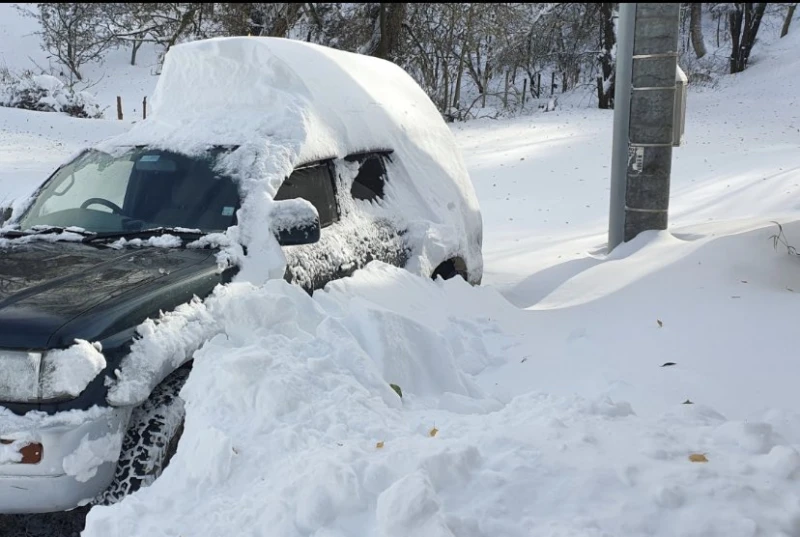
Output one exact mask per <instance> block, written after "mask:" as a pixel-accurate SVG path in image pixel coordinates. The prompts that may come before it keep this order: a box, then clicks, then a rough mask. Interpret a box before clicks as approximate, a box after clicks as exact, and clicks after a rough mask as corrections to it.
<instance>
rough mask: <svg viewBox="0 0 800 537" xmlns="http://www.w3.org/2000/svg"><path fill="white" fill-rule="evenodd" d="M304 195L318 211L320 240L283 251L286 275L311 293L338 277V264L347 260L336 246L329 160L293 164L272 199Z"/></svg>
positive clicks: (336, 219)
mask: <svg viewBox="0 0 800 537" xmlns="http://www.w3.org/2000/svg"><path fill="white" fill-rule="evenodd" d="M294 198H303V199H306V200H308V201H309V202H311V204H313V205H314V207H316V209H317V212H318V213H319V220H320V240H319V241H318V242H316V243H314V244H302V245H294V246H284V247H283V251H284V254H285V255H286V275H285V279H286V280H287V281H289V282H290V283H294V284H298V285H300V286H302V287H303V288H304V289H305V290H306V291H308V292H309V293H312V292H313V291H314V290H315V289H321V288H323V287H325V284H327V283H328V282H330V281H331V280H334V279H336V278H337V277H339V273H340V267H341V265H342V264H345V263H346V262H347V261H348V260H347V259H345V258H343V255H344V252H341V251H340V250H337V248H336V243H337V242H338V241H339V238H338V233H339V229H338V227H340V226H337V224H338V223H339V220H340V213H339V204H338V202H337V200H336V184H335V181H334V176H333V165H332V163H331V162H330V161H323V162H317V163H313V164H309V165H304V166H301V167H298V168H296V169H295V170H294V171H293V172H292V173H291V175H290V176H289V177H288V178H287V179H286V180H285V181H284V182H283V184H282V185H281V187H280V188H279V189H278V192H277V193H276V194H275V198H274V199H275V200H276V201H280V200H286V199H294Z"/></svg>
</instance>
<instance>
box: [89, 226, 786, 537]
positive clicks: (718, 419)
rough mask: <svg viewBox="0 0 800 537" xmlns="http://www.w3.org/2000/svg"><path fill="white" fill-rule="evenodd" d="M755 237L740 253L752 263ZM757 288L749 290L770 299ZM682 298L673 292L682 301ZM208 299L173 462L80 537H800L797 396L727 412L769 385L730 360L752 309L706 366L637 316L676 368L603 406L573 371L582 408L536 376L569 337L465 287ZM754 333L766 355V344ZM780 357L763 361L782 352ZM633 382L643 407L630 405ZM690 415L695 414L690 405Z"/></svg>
mask: <svg viewBox="0 0 800 537" xmlns="http://www.w3.org/2000/svg"><path fill="white" fill-rule="evenodd" d="M665 236H666V235H665ZM659 237H660V235H659V236H656V237H653V238H654V239H658V238H659ZM745 237H747V236H745ZM764 238H765V236H764V234H758V235H757V236H753V237H752V238H751V239H748V240H741V238H740V237H733V238H732V239H731V240H732V241H734V242H733V244H734V245H735V244H738V245H740V246H745V247H746V248H744V249H743V250H744V251H749V250H750V248H751V245H752V244H753V241H756V242H758V241H760V240H763V239H764ZM658 242H659V241H658V240H652V239H651V240H648V239H646V238H645V239H643V240H642V241H639V247H640V248H641V249H640V250H637V251H633V250H634V249H631V251H630V252H629V254H628V255H627V256H625V257H624V259H620V260H618V261H612V260H609V261H606V262H604V263H605V265H607V266H609V267H611V266H612V265H613V264H614V263H615V262H623V261H630V262H631V263H634V264H635V263H636V262H637V261H638V259H637V258H639V257H641V255H640V254H641V252H644V251H646V250H648V249H651V248H658ZM701 244H703V250H704V251H705V252H706V254H707V255H711V256H712V257H713V255H714V254H713V252H715V251H717V250H718V249H720V250H722V251H725V252H730V251H731V250H732V249H733V248H732V244H728V243H727V242H726V241H724V240H713V239H709V240H706V241H701ZM770 248H771V246H770ZM687 253H688V250H687ZM645 255H646V256H648V257H651V256H652V254H651V253H650V252H647V253H646V254H645ZM706 258H708V257H707V256H706ZM759 265H760V266H761V267H762V268H761V269H760V270H759V271H758V273H761V274H765V275H766V274H771V275H772V276H773V277H778V276H779V275H781V277H784V278H785V277H796V276H793V275H794V274H798V273H800V272H797V269H798V265H800V261H798V260H792V259H789V258H787V257H786V256H785V255H784V254H780V253H776V252H774V251H773V252H772V255H767V256H766V257H764V258H762V259H761V261H760V263H759ZM715 266H719V265H718V264H716V265H715ZM756 266H757V265H753V267H752V268H753V269H755V267H756ZM691 274H692V275H693V276H694V277H695V282H696V284H697V285H704V284H705V285H707V284H709V283H711V282H714V281H716V280H717V276H716V275H715V274H712V273H709V272H706V271H704V270H703V269H702V268H700V269H695V270H694V271H692V273H691ZM749 274H750V278H751V280H752V287H753V289H754V291H753V292H758V293H759V296H761V297H766V296H771V295H772V294H773V293H774V291H772V290H771V289H770V288H763V285H762V284H760V283H759V282H760V281H762V280H760V278H758V277H757V273H756V272H750V273H749ZM687 277H689V275H688V274H687ZM651 278H652V277H651ZM766 283H767V282H766V281H764V284H766ZM781 283H783V282H781ZM799 283H800V282H799ZM684 285H685V284H684V283H683V280H678V281H677V282H675V283H673V287H672V290H673V292H674V290H675V289H676V288H680V287H683V286H684ZM727 285H735V284H734V283H729V284H727ZM776 285H777V282H776ZM647 288H648V289H651V290H652V289H656V287H654V286H652V285H650V286H647ZM720 291H723V288H720V289H717V290H714V289H713V288H712V289H710V290H709V292H710V293H711V295H710V296H709V297H708V298H707V300H712V297H713V296H718V299H719V300H730V298H729V297H727V296H725V295H724V294H722V293H720ZM665 292H669V289H665ZM635 293H639V294H641V293H644V290H643V289H638V290H637V289H635V288H632V289H631V290H630V292H629V293H626V296H627V297H628V298H627V301H628V303H631V304H636V303H639V302H640V301H641V302H645V301H647V300H648V299H650V298H652V291H651V293H650V294H649V295H648V294H645V296H643V297H642V298H641V299H640V300H636V301H634V300H632V297H634V296H636V294H635ZM723 293H724V291H723ZM720 294H722V296H719V295H720ZM785 296H786V299H787V301H788V300H790V299H791V300H794V296H793V295H791V294H790V293H788V292H787V293H786V295H785ZM775 298H776V297H773V303H774V299H775ZM209 303H210V304H211V306H210V307H211V308H212V309H213V310H214V311H215V312H216V314H217V318H218V319H219V320H220V322H221V323H222V329H223V333H221V334H219V335H217V336H216V337H214V338H213V339H211V341H209V342H208V343H207V344H206V345H205V346H204V347H203V348H202V349H201V350H200V351H198V352H196V353H195V355H194V357H195V365H194V369H193V371H192V374H191V375H190V377H189V380H188V382H187V384H186V386H185V388H184V389H183V391H182V397H184V399H185V400H186V410H187V418H186V429H185V432H184V434H183V437H182V440H181V443H180V445H179V448H178V453H177V455H176V456H175V458H174V459H173V461H172V463H171V465H170V466H169V467H168V468H167V469H166V471H165V473H164V474H163V475H162V477H161V479H159V480H157V481H156V482H155V483H154V484H153V485H152V486H150V487H149V488H147V489H144V490H141V491H140V492H138V493H136V494H134V495H133V496H131V497H129V498H127V499H126V500H124V501H123V502H121V503H120V504H117V505H115V506H113V507H109V508H105V507H96V508H94V509H93V510H92V511H91V512H90V514H89V516H88V519H87V529H86V531H85V532H84V535H85V536H100V535H130V536H132V537H134V536H138V535H142V536H144V535H173V534H178V533H185V534H191V535H222V534H225V532H226V531H227V532H230V531H231V530H232V529H233V528H237V529H239V528H241V529H244V528H270V532H271V533H274V534H276V535H286V536H292V535H298V536H299V535H339V536H344V535H385V536H395V535H396V536H401V535H427V536H447V537H450V536H476V537H478V536H490V535H509V536H516V535H519V536H523V535H525V536H528V535H542V536H545V535H546V536H551V535H621V534H624V535H658V536H662V535H663V536H673V535H682V536H683V535H697V536H701V535H702V536H716V535H719V536H723V535H724V536H730V535H753V534H758V532H761V533H762V534H766V535H781V534H783V535H793V534H794V533H796V531H797V529H798V528H797V521H798V520H800V519H798V517H800V455H799V454H798V451H797V450H798V447H800V421H798V420H797V415H796V414H795V415H794V417H792V416H793V415H792V414H791V412H793V411H792V408H796V407H792V406H791V404H793V403H794V404H796V403H797V402H798V401H797V396H796V395H795V394H796V391H794V390H792V389H787V388H781V389H779V390H776V391H775V393H773V394H766V393H764V394H763V396H764V397H766V399H762V401H763V403H764V406H765V407H767V406H772V405H773V404H774V405H775V407H774V409H773V410H767V411H766V412H763V411H762V413H759V412H757V410H758V409H757V408H756V407H755V406H753V405H752V402H751V405H750V406H751V408H750V409H745V408H744V406H745V405H731V404H725V403H726V401H728V402H730V397H729V396H728V397H727V398H725V399H720V397H719V395H721V394H723V393H731V391H732V390H737V389H738V390H741V388H740V387H739V386H738V383H739V381H740V380H744V379H747V381H748V383H749V387H750V389H751V390H754V391H756V390H759V391H760V390H761V389H762V386H763V387H764V388H766V387H767V386H775V383H774V382H769V383H767V382H766V378H764V379H763V381H762V380H761V378H762V377H759V375H758V374H757V373H758V371H759V370H760V369H761V364H758V363H753V362H752V361H742V360H739V361H736V362H732V361H731V360H729V359H728V358H727V356H728V355H727V354H726V349H725V346H724V342H723V341H721V340H720V339H719V336H721V335H723V334H728V333H729V332H728V330H727V329H726V327H725V325H724V324H723V323H724V322H732V321H733V320H734V319H735V318H736V316H737V315H739V316H741V314H742V311H744V308H746V307H747V306H746V305H745V302H739V303H738V304H740V306H739V307H738V308H737V307H736V306H735V305H732V306H729V312H728V314H727V315H726V316H725V317H723V318H722V319H718V320H716V322H715V323H714V324H713V325H707V326H706V327H705V331H706V334H707V337H708V340H709V341H710V342H712V341H713V342H715V343H716V345H717V346H718V347H719V346H720V345H722V348H718V351H717V352H715V353H713V354H710V355H706V356H698V355H694V354H693V350H694V347H695V345H694V343H693V342H695V343H696V341H697V340H696V339H689V340H687V339H684V338H682V337H681V334H683V333H685V329H684V328H682V326H683V323H679V321H678V320H677V319H674V318H671V317H669V318H666V319H665V323H667V324H665V325H664V327H663V328H660V329H659V328H658V327H657V326H655V320H654V319H653V320H651V322H652V328H650V330H649V331H648V330H646V328H645V325H648V326H650V325H651V323H644V316H642V315H639V317H640V319H641V321H640V324H641V326H634V329H635V330H637V333H640V334H641V336H640V337H641V338H646V340H647V342H649V344H650V345H651V346H652V345H655V344H657V343H658V344H659V346H660V347H662V348H664V349H665V351H663V352H667V351H666V349H671V350H670V351H669V352H671V353H672V355H673V358H674V361H675V362H676V365H675V366H673V367H672V368H660V367H659V366H660V365H662V363H663V362H662V360H664V358H662V357H661V356H654V357H646V356H643V357H642V358H641V360H640V361H641V366H640V367H638V368H632V367H631V366H630V365H629V366H628V367H627V369H626V368H623V367H619V369H617V370H614V369H611V368H613V367H614V363H613V362H610V361H608V359H606V360H604V362H603V363H601V364H599V367H601V368H602V370H603V371H604V372H606V376H607V380H606V381H605V389H602V390H601V389H595V390H589V389H586V387H585V386H584V384H585V383H586V382H587V381H588V380H590V379H592V380H593V381H594V382H595V383H596V386H597V388H601V386H602V384H601V381H602V379H603V375H602V374H594V373H593V372H592V371H586V370H585V369H584V368H583V366H579V365H577V364H575V363H573V364H570V363H569V361H567V360H565V358H562V359H561V361H562V362H563V364H562V365H561V367H562V368H563V369H569V370H571V371H572V372H573V374H572V375H571V376H572V379H573V382H574V387H575V388H576V389H580V391H581V393H583V394H586V395H581V396H578V395H575V394H574V393H571V392H572V391H573V390H558V389H556V390H551V389H549V388H550V386H548V385H547V381H545V380H543V378H542V375H543V374H545V373H547V372H548V371H549V370H551V369H553V368H554V364H553V361H554V359H555V358H556V356H557V355H558V354H557V353H558V349H559V348H558V346H557V344H558V342H560V341H562V339H561V337H562V336H561V333H560V332H559V331H557V330H554V327H553V325H551V324H550V323H545V324H543V325H541V326H539V324H540V323H537V322H536V319H538V318H540V312H538V311H523V310H518V309H516V308H514V307H512V306H511V305H509V304H508V303H507V302H506V301H505V300H503V299H502V297H501V296H500V295H498V294H497V293H496V292H495V291H492V290H491V289H476V288H472V287H470V286H468V285H467V284H465V283H464V282H461V281H449V282H438V283H437V282H430V281H425V280H423V279H420V278H416V277H414V276H412V275H410V274H408V273H407V272H405V271H402V270H399V269H396V268H393V267H390V266H388V265H382V264H379V263H374V264H372V265H370V267H369V268H368V269H367V270H364V271H360V272H359V273H357V274H356V276H354V277H353V278H351V279H348V280H344V281H342V282H338V283H336V284H333V285H331V286H329V287H328V290H327V292H325V293H318V294H315V296H314V298H311V297H309V296H308V295H307V294H306V293H304V292H303V291H302V290H300V289H297V288H296V287H293V286H290V285H289V284H287V283H285V282H282V281H273V282H269V283H268V284H267V285H265V286H262V287H254V286H250V285H247V284H234V285H231V286H230V287H228V288H225V289H220V290H219V291H218V292H217V293H216V294H215V295H214V297H213V298H212V299H210V300H209ZM751 303H753V302H751ZM734 304H737V303H734ZM787 305H788V302H787ZM456 312H457V314H456ZM585 313H588V312H582V310H580V309H577V310H576V311H574V313H573V314H572V317H573V319H574V321H573V326H575V329H577V330H581V327H585V322H586V321H585V319H588V318H591V317H589V316H588V315H586V314H585ZM700 313H701V312H698V314H700ZM594 315H595V316H596V314H594ZM784 318H785V317H784ZM686 322H691V320H690V319H687V321H686ZM777 322H778V323H779V324H780V323H782V322H783V321H781V317H779V318H778V320H777ZM785 322H786V323H790V322H791V321H790V320H789V319H786V321H785ZM673 323H674V324H676V326H671V324H673ZM776 328H778V329H784V330H785V329H786V327H784V326H777V327H776ZM587 329H588V327H586V328H583V330H587ZM590 333H593V332H590ZM730 333H732V334H735V333H738V332H737V326H736V325H733V327H732V330H731V332H730ZM583 337H584V338H585V337H586V336H583ZM749 337H750V338H754V341H753V343H752V344H753V345H754V346H755V345H764V344H765V343H767V342H769V341H771V339H772V338H771V336H770V335H769V334H763V335H761V336H760V337H759V336H758V335H757V334H750V335H749ZM567 341H568V340H567ZM613 341H620V339H619V332H617V333H614V332H612V331H610V330H609V331H607V332H606V337H605V338H602V339H597V338H593V339H592V348H595V349H597V348H605V347H607V346H609V345H610V344H611V342H613ZM632 343H636V342H632ZM636 344H637V346H641V344H639V343H636ZM741 344H742V341H741V340H737V341H735V342H733V341H732V342H731V343H729V345H731V346H735V345H739V346H740V345H741ZM790 347H791V345H790V344H789V342H788V341H787V342H786V343H785V348H782V347H776V346H775V343H774V342H773V343H772V349H773V351H774V355H775V356H782V355H783V356H786V355H789V354H784V353H789V352H790V351H791V349H790ZM579 348H580V347H576V349H579ZM690 353H692V354H690ZM578 356H580V354H579V355H578ZM703 360H707V361H708V364H709V365H711V364H714V366H715V367H717V368H722V367H725V368H726V369H725V371H724V375H722V374H721V373H722V372H721V371H719V370H717V371H716V373H712V371H713V369H712V370H709V371H708V373H709V375H712V374H713V377H709V378H708V379H707V380H706V379H704V378H703V371H705V368H704V367H703V366H702V365H700V364H702V361H703ZM714 366H712V367H714ZM611 371H616V376H609V374H611ZM772 371H774V369H772ZM690 376H691V378H693V379H696V380H695V381H688V378H690ZM773 376H774V375H773ZM560 378H561V379H563V380H562V382H563V381H569V379H570V375H569V374H567V373H564V372H562V373H560ZM791 378H793V377H791ZM492 379H495V380H494V381H492ZM503 379H504V380H503ZM517 380H519V381H520V383H521V384H523V383H524V384H525V386H524V387H523V386H518V385H517V384H516V382H515V381H517ZM787 382H791V381H787ZM390 384H396V385H398V386H399V387H400V388H401V390H402V393H403V397H402V399H401V398H400V397H399V396H398V394H397V393H395V391H394V390H393V389H392V388H391V387H390ZM625 386H637V387H641V390H636V391H631V390H625V391H624V393H623V392H620V391H619V388H620V387H625ZM554 388H559V386H558V385H556V386H554ZM559 391H561V392H562V393H558V392H559ZM567 392H570V393H567ZM622 395H625V396H627V399H623V398H621V396H622ZM689 398H691V399H692V403H693V404H682V403H684V402H685V401H686V399H689ZM629 401H630V402H629ZM640 403H641V405H640ZM779 408H783V409H784V410H783V411H779V410H778V409H779ZM720 410H722V412H724V414H727V415H724V414H723V413H721V412H720ZM750 410H752V412H750ZM756 416H757V419H756ZM692 456H694V457H695V458H697V457H698V456H702V457H705V459H702V458H701V460H703V461H705V462H692V460H691V459H690V457H692ZM223 513H224V515H223ZM237 531H238V530H237Z"/></svg>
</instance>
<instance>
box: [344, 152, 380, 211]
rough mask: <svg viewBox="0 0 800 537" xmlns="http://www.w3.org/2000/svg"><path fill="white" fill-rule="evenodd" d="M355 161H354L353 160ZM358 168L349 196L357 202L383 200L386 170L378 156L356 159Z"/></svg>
mask: <svg viewBox="0 0 800 537" xmlns="http://www.w3.org/2000/svg"><path fill="white" fill-rule="evenodd" d="M353 160H355V159H353ZM358 162H359V163H360V165H361V166H360V167H359V169H358V175H356V178H355V179H354V180H353V187H352V188H351V189H350V194H351V195H352V196H353V198H355V199H357V200H369V201H374V200H379V199H382V198H383V187H384V184H385V183H386V168H385V167H384V165H383V160H382V159H381V157H380V155H366V156H362V157H360V158H358Z"/></svg>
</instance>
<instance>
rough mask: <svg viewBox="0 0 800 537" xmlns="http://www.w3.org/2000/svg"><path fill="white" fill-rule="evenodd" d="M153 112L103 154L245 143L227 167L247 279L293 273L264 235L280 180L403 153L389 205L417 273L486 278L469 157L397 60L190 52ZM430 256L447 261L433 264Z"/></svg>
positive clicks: (261, 41) (199, 46) (240, 40)
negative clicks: (444, 268) (455, 260)
mask: <svg viewBox="0 0 800 537" xmlns="http://www.w3.org/2000/svg"><path fill="white" fill-rule="evenodd" d="M152 108H153V111H152V115H149V116H148V118H147V120H145V121H142V122H139V123H137V124H136V125H134V126H133V128H132V129H131V130H130V131H129V132H127V133H125V134H122V135H120V136H118V137H115V138H113V139H110V140H107V141H105V142H104V143H103V144H101V145H100V147H101V148H102V149H104V150H107V151H115V150H117V148H119V147H128V146H131V145H140V144H145V145H149V146H152V147H157V148H162V149H168V150H173V151H178V152H181V153H186V154H192V153H196V152H199V151H202V150H204V149H207V148H208V147H209V146H211V145H213V144H217V145H225V146H238V149H236V150H235V151H233V152H232V153H231V154H230V155H229V156H228V157H226V158H225V162H224V163H223V164H222V166H223V168H225V170H226V171H227V172H228V173H230V174H231V175H232V176H233V177H234V178H236V179H237V180H238V181H239V184H240V189H241V190H242V192H243V195H244V199H243V202H242V207H241V209H240V210H239V214H238V222H239V225H238V226H237V227H236V228H233V229H231V230H229V234H230V236H231V238H232V239H233V240H234V242H238V243H241V244H243V245H245V246H247V248H248V255H247V256H246V258H244V259H241V260H240V261H241V265H242V266H241V269H242V270H241V272H240V273H239V274H238V275H237V279H238V280H239V281H250V282H253V283H263V282H264V281H266V280H267V279H271V278H280V277H282V276H283V274H284V272H285V267H286V265H285V258H284V256H283V254H282V251H281V249H280V247H279V246H278V244H277V241H276V240H275V238H274V236H273V235H271V234H270V233H265V228H264V221H265V220H267V219H268V218H269V215H270V213H271V211H272V201H271V198H272V196H273V195H274V194H275V192H276V191H277V189H278V188H279V186H280V185H281V183H282V182H283V180H284V178H286V177H288V175H289V174H290V173H291V171H292V170H293V169H294V168H295V167H297V166H299V165H302V164H307V163H310V162H314V161H318V160H321V159H327V158H333V157H339V158H342V157H345V156H347V155H350V154H354V153H359V152H363V151H369V150H373V151H374V150H392V151H393V154H394V155H395V160H396V164H394V165H393V166H392V169H391V173H390V175H391V177H392V187H391V189H390V192H389V193H388V194H387V196H386V200H385V202H386V203H387V204H391V205H393V206H394V207H395V208H396V212H397V214H402V215H403V216H404V218H406V219H407V225H408V227H409V229H411V230H412V231H411V234H412V235H413V236H414V237H416V238H417V239H418V240H419V243H421V244H422V246H421V247H420V248H418V250H417V251H415V252H412V260H411V263H410V266H409V268H410V269H411V270H412V271H415V272H419V273H420V274H425V275H428V274H430V273H431V272H432V271H433V269H435V267H436V266H437V265H438V264H439V263H441V262H442V261H445V260H447V259H449V258H450V257H456V256H459V257H461V258H463V259H464V260H465V261H466V262H467V264H468V266H469V268H470V272H471V273H472V274H474V277H475V279H476V280H478V279H479V278H480V275H481V273H482V267H483V260H482V256H481V250H480V246H481V245H480V240H481V239H480V236H481V227H482V221H481V216H480V211H479V208H478V202H477V199H476V197H475V191H474V188H473V186H472V183H471V182H470V179H469V175H468V173H467V170H466V167H465V166H464V162H463V159H462V156H461V152H460V150H459V148H458V146H457V144H456V142H455V138H454V137H453V134H452V132H451V131H450V129H448V128H447V125H446V124H445V123H444V121H443V119H442V117H441V115H440V114H439V113H438V111H437V110H436V108H435V106H434V105H433V103H432V102H431V100H430V99H429V98H428V96H427V95H426V94H425V93H424V92H423V91H422V89H421V88H420V87H419V86H418V85H417V83H416V82H415V81H414V80H413V79H412V78H411V77H410V76H409V75H408V74H407V73H406V72H405V71H403V70H402V69H401V68H399V67H398V66H396V65H394V64H393V63H391V62H387V61H383V60H379V59H376V58H371V57H368V56H361V55H357V54H352V53H348V52H343V51H338V50H334V49H330V48H327V47H322V46H317V45H313V44H309V43H303V42H300V41H293V40H288V39H280V38H262V37H235V38H217V39H209V40H204V41H197V42H192V43H186V44H181V45H177V46H175V47H172V48H171V49H170V51H169V53H168V54H167V56H166V59H165V63H164V69H163V72H162V74H161V76H160V77H159V79H158V85H157V86H156V88H155V91H154V93H153V98H152ZM199 110H201V111H202V113H198V111H199ZM432 251H437V252H439V251H444V253H445V254H446V255H447V257H443V258H442V257H438V258H433V259H432V258H430V256H429V253H430V252H432ZM232 257H233V258H237V259H238V257H237V256H235V255H232Z"/></svg>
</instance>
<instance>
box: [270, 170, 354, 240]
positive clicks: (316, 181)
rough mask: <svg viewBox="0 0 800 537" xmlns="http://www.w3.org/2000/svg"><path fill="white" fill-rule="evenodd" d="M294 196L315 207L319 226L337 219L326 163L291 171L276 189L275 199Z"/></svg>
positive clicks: (330, 179)
mask: <svg viewBox="0 0 800 537" xmlns="http://www.w3.org/2000/svg"><path fill="white" fill-rule="evenodd" d="M294 198H303V199H306V200H308V201H310V202H311V203H312V204H313V205H314V207H316V208H317V212H318V213H319V223H320V226H321V227H325V226H329V225H331V224H332V223H334V222H336V221H338V220H339V207H338V205H337V204H336V192H335V190H334V186H333V175H331V170H330V167H329V166H328V165H327V164H316V165H313V166H306V167H303V168H298V169H296V170H295V171H293V172H292V174H291V175H290V176H289V178H288V179H286V180H285V181H284V182H283V184H282V185H281V187H280V188H279V189H278V193H277V194H275V200H276V201H280V200H288V199H294Z"/></svg>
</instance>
